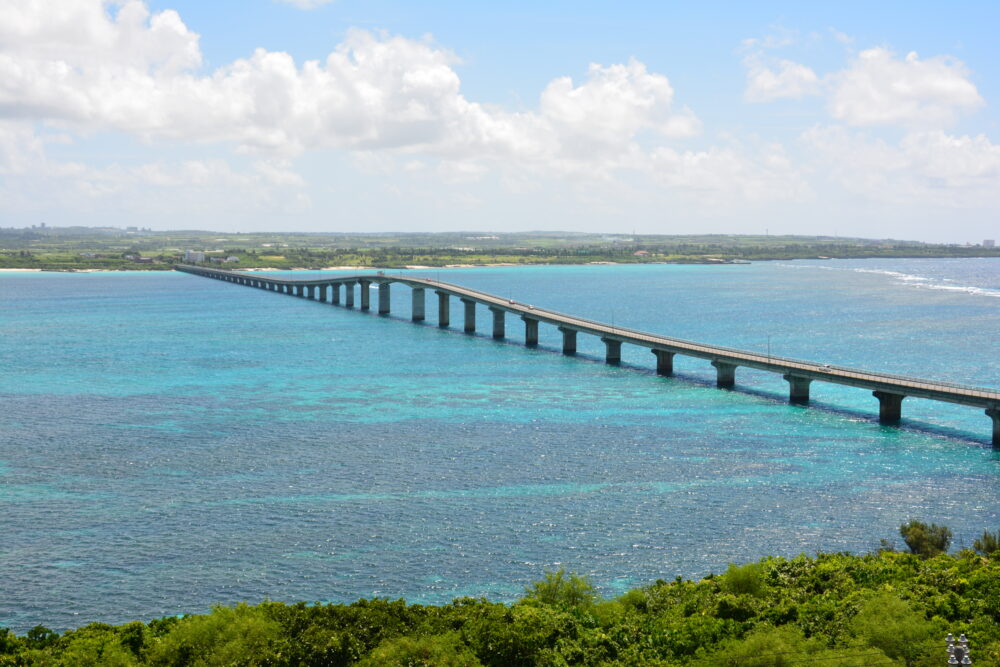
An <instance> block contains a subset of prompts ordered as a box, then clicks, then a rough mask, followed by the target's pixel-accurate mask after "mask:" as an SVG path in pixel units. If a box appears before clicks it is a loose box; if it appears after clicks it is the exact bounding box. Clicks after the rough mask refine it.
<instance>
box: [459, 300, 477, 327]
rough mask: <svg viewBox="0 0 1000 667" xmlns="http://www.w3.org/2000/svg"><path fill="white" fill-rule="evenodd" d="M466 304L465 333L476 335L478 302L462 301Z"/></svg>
mask: <svg viewBox="0 0 1000 667" xmlns="http://www.w3.org/2000/svg"><path fill="white" fill-rule="evenodd" d="M461 301H462V303H463V304H465V333H476V302H475V301H471V300H469V299H461Z"/></svg>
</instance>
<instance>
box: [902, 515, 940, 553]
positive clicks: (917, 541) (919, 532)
mask: <svg viewBox="0 0 1000 667" xmlns="http://www.w3.org/2000/svg"><path fill="white" fill-rule="evenodd" d="M899 534H900V535H901V536H902V538H903V541H904V542H906V546H907V547H909V548H910V552H911V553H914V554H916V555H918V556H920V557H921V558H932V557H934V556H937V555H939V554H943V553H945V552H946V551H948V546H949V545H950V544H951V528H948V527H947V526H939V525H937V524H936V523H932V524H930V525H927V524H926V523H924V522H922V521H916V520H911V521H908V522H907V523H904V524H903V525H902V526H900V527H899Z"/></svg>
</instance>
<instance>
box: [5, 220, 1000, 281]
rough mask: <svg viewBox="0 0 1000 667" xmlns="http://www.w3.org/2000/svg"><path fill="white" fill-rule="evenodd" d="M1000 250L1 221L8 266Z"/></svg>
mask: <svg viewBox="0 0 1000 667" xmlns="http://www.w3.org/2000/svg"><path fill="white" fill-rule="evenodd" d="M867 257H1000V248H998V247H996V246H995V245H993V244H992V242H991V241H984V242H983V243H982V244H979V245H949V244H933V243H921V242H917V241H900V240H893V239H861V238H842V237H831V236H761V235H733V236H730V235H716V234H706V235H684V236H666V235H655V234H587V233H572V232H519V233H500V232H497V233H485V232H441V233H399V234H393V233H374V234H356V233H343V234H341V233H329V234H313V233H284V232H274V233H265V232H255V233H248V234H241V233H219V232H210V231H170V232H154V231H150V230H146V229H142V228H139V227H129V228H126V229H117V228H95V227H46V226H44V225H41V226H33V227H28V228H19V229H15V228H0V270H3V269H20V270H42V271H87V270H103V271H114V270H168V269H171V268H172V267H173V265H174V264H177V263H181V262H184V263H204V264H206V265H214V264H220V265H225V266H226V268H240V269H265V268H271V269H324V268H331V267H352V268H353V267H365V268H379V269H407V268H444V267H454V266H490V265H538V264H604V263H614V264H724V263H729V264H733V263H736V264H738V263H745V262H751V261H765V260H779V259H784V260H787V259H849V258H867Z"/></svg>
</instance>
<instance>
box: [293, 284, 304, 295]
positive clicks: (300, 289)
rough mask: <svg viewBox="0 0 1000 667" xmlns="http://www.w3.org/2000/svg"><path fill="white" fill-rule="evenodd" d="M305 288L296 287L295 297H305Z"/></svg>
mask: <svg viewBox="0 0 1000 667" xmlns="http://www.w3.org/2000/svg"><path fill="white" fill-rule="evenodd" d="M303 287H304V286H303V285H296V286H295V296H304V295H305V289H303Z"/></svg>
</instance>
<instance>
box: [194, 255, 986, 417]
mask: <svg viewBox="0 0 1000 667" xmlns="http://www.w3.org/2000/svg"><path fill="white" fill-rule="evenodd" d="M179 266H184V265H179ZM190 268H194V269H196V270H202V271H208V272H213V273H223V274H226V273H228V274H235V273H240V272H238V271H233V270H228V269H215V268H209V267H190ZM241 275H244V276H246V277H252V276H250V274H242V273H241ZM358 277H359V276H351V278H352V279H357V278H358ZM365 277H368V276H365ZM371 278H374V279H376V280H378V281H379V282H394V281H400V282H407V281H410V282H414V283H422V284H425V285H427V286H428V287H433V286H438V287H442V288H445V289H449V290H452V291H453V292H456V293H458V294H464V295H467V296H473V297H479V298H482V299H484V300H494V301H496V302H497V305H506V304H509V301H510V300H509V299H504V298H503V297H499V296H497V295H495V294H490V293H488V292H482V291H480V290H476V289H471V288H469V287H463V286H461V285H455V284H453V283H447V282H444V281H442V280H435V279H433V278H404V277H402V276H395V277H393V276H386V275H377V274H375V275H372V276H371ZM270 279H271V280H278V281H281V282H298V281H297V280H296V279H294V278H286V277H278V276H274V277H272V278H270ZM331 282H340V281H339V280H337V279H332V280H331ZM513 305H516V306H521V307H523V306H525V305H526V304H522V303H520V302H515V303H514V304H513ZM517 310H518V311H519V312H521V313H522V314H523V315H525V316H529V317H530V316H531V314H532V313H535V314H537V315H540V316H551V317H552V319H556V320H558V319H564V320H571V321H572V322H565V324H569V325H571V326H572V323H573V322H579V323H580V324H583V325H589V326H592V327H594V328H596V329H603V330H605V332H604V333H610V335H612V336H615V335H622V336H627V337H632V338H638V339H641V340H645V341H646V342H648V343H650V344H651V345H653V346H654V347H655V346H656V345H658V344H659V345H666V346H669V345H675V346H677V347H681V348H689V349H691V350H692V351H694V350H703V351H704V352H706V353H708V354H712V353H720V354H723V355H726V356H729V357H731V358H732V359H734V360H735V361H739V360H740V359H745V360H746V361H756V362H758V363H767V364H772V365H775V366H782V365H784V366H787V367H788V370H790V371H792V370H795V369H799V370H803V369H802V367H808V368H807V369H805V370H810V371H811V372H818V373H829V374H830V375H832V376H838V375H841V374H843V376H846V377H850V378H855V379H859V380H867V381H869V382H886V381H890V382H891V381H897V382H900V383H905V384H908V385H911V386H914V387H924V388H927V389H939V388H947V389H954V390H956V391H961V392H963V393H966V394H968V395H971V396H976V397H979V398H986V399H991V400H996V401H998V402H1000V389H997V390H994V389H991V388H987V387H981V386H975V385H968V384H962V383H958V382H945V381H938V380H935V381H933V382H928V381H927V379H926V378H918V377H913V376H910V375H903V374H899V373H882V372H879V373H872V372H871V371H865V370H861V369H858V368H852V367H850V366H840V365H834V364H818V363H816V362H814V361H806V360H804V359H795V358H793V357H782V356H776V355H771V354H768V355H765V354H761V353H758V352H750V351H748V350H741V349H738V348H735V347H726V346H724V345H714V344H706V343H699V342H696V341H691V340H685V339H683V338H672V337H669V336H660V335H657V334H651V333H649V332H646V331H639V330H637V329H630V328H628V327H619V326H617V325H610V324H608V323H606V322H598V321H597V320H590V319H587V318H584V317H579V316H577V315H570V314H568V313H561V312H559V311H557V310H550V309H548V308H535V307H534V306H532V309H531V310H530V311H528V312H524V311H523V308H518V309H517ZM606 330H610V332H607V331H606Z"/></svg>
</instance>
